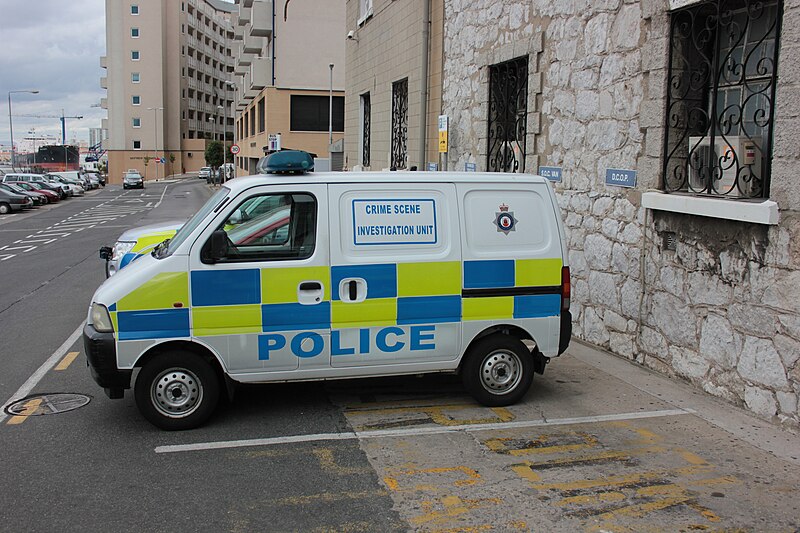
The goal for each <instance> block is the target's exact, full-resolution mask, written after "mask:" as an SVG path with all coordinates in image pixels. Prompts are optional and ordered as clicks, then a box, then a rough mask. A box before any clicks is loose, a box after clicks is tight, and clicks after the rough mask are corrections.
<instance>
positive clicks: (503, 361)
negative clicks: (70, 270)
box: [461, 333, 534, 407]
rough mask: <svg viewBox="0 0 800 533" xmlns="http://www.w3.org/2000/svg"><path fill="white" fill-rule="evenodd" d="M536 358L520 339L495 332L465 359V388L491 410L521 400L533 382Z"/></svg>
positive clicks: (479, 342)
mask: <svg viewBox="0 0 800 533" xmlns="http://www.w3.org/2000/svg"><path fill="white" fill-rule="evenodd" d="M533 372H534V370H533V356H532V355H531V352H530V350H528V348H527V347H526V346H525V344H523V342H522V341H521V340H519V339H517V338H514V337H511V336H509V335H503V334H502V333H495V334H492V335H489V336H487V337H484V338H483V339H480V340H479V341H477V342H476V343H475V344H474V345H473V346H472V347H471V348H470V349H469V351H468V352H467V354H466V355H465V356H464V362H463V363H462V366H461V379H462V382H463V383H464V388H465V389H467V392H469V393H470V394H471V395H472V397H473V398H475V400H476V401H478V402H479V403H481V404H483V405H486V406H488V407H501V406H504V405H511V404H514V403H516V402H518V401H519V400H521V399H522V397H523V396H525V394H526V393H527V392H528V389H529V388H530V386H531V382H532V381H533Z"/></svg>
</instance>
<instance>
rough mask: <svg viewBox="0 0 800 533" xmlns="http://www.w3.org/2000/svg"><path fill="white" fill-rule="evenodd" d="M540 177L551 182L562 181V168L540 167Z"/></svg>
mask: <svg viewBox="0 0 800 533" xmlns="http://www.w3.org/2000/svg"><path fill="white" fill-rule="evenodd" d="M539 175H540V176H542V177H543V178H547V179H549V180H550V181H557V182H558V181H561V167H539Z"/></svg>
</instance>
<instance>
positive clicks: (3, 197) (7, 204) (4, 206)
mask: <svg viewBox="0 0 800 533" xmlns="http://www.w3.org/2000/svg"><path fill="white" fill-rule="evenodd" d="M31 205H33V200H31V199H30V198H28V197H27V196H23V195H21V194H17V193H14V192H8V191H7V190H5V189H0V215H7V214H8V213H11V212H12V211H21V210H22V208H23V207H29V206H31Z"/></svg>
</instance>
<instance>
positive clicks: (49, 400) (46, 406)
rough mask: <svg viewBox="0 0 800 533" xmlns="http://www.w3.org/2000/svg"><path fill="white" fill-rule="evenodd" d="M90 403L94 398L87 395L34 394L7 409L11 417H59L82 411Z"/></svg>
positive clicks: (61, 393) (65, 393)
mask: <svg viewBox="0 0 800 533" xmlns="http://www.w3.org/2000/svg"><path fill="white" fill-rule="evenodd" d="M90 401H92V397H91V396H88V395H86V394H74V393H68V392H51V393H45V394H33V395H31V396H28V397H27V398H22V399H21V400H17V401H15V402H14V403H12V404H10V405H9V406H8V407H6V414H9V415H11V416H39V415H57V414H59V413H66V412H67V411H74V410H75V409H80V408H81V407H83V406H84V405H87V404H88V403H89V402H90Z"/></svg>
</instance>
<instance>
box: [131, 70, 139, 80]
mask: <svg viewBox="0 0 800 533" xmlns="http://www.w3.org/2000/svg"><path fill="white" fill-rule="evenodd" d="M131 81H132V82H133V83H139V82H140V81H141V78H140V77H139V73H138V72H131Z"/></svg>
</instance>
